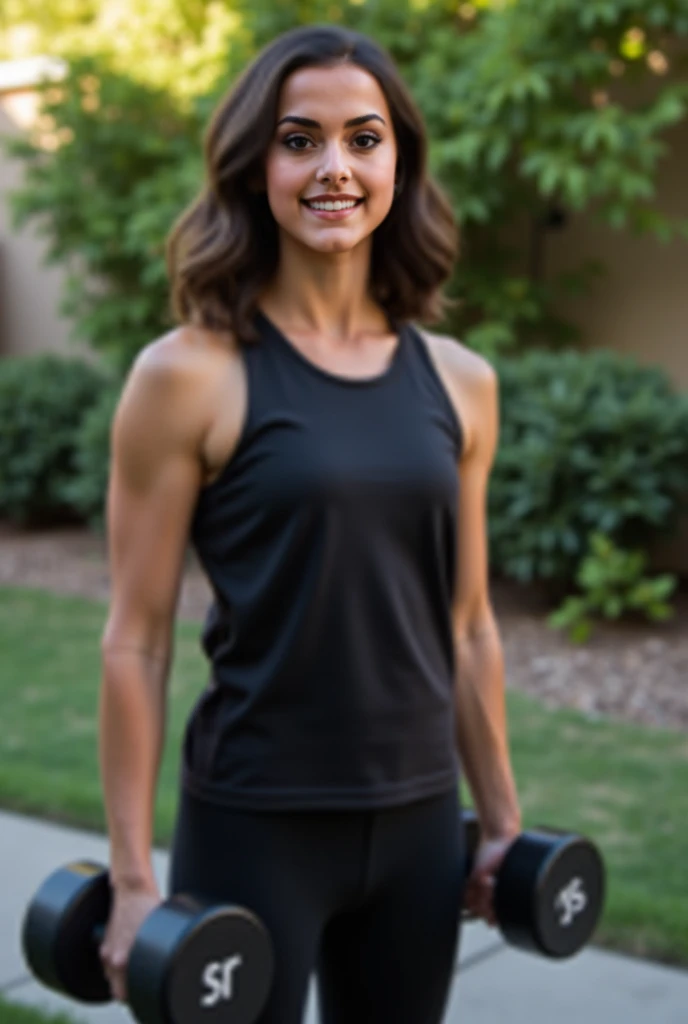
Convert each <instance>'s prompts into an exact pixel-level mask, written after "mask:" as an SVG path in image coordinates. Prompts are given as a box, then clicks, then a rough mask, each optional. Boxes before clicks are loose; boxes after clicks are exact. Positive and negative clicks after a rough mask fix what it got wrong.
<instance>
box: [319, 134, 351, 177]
mask: <svg viewBox="0 0 688 1024" xmlns="http://www.w3.org/2000/svg"><path fill="white" fill-rule="evenodd" d="M316 177H317V179H318V181H320V182H323V183H325V182H329V183H330V184H332V183H334V182H340V181H349V180H350V178H351V170H350V168H349V165H348V163H347V161H346V159H345V156H344V153H343V152H342V148H341V146H339V145H338V143H336V142H332V143H331V144H330V145H327V146H325V150H324V154H323V159H322V163H321V164H320V167H319V168H318V172H317V174H316Z"/></svg>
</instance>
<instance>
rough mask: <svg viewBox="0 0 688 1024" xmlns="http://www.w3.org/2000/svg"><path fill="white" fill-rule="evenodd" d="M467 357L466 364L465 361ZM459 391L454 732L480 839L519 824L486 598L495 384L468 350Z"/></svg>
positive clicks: (497, 644) (505, 833) (507, 833)
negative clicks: (462, 438) (461, 444)
mask: <svg viewBox="0 0 688 1024" xmlns="http://www.w3.org/2000/svg"><path fill="white" fill-rule="evenodd" d="M466 363H468V367H467V366H466ZM467 369H468V371H469V372H464V374H463V375H462V378H463V379H462V384H461V391H462V393H463V395H464V398H465V402H464V409H463V411H464V413H465V417H464V419H468V420H469V422H470V429H469V430H468V431H467V435H468V436H467V438H466V446H465V448H464V451H463V453H462V458H461V462H460V465H459V474H460V484H459V507H458V543H457V562H458V564H457V575H456V591H455V597H454V603H453V608H452V617H453V627H454V639H455V648H456V658H457V662H456V680H455V687H454V693H455V707H456V733H457V743H458V750H459V757H460V760H461V765H462V769H463V771H464V773H465V776H466V780H467V782H468V785H469V787H470V790H471V793H472V796H473V800H474V802H475V809H476V812H477V814H478V819H479V821H480V826H481V835H482V838H483V840H502V839H508V838H510V837H513V836H514V835H517V834H518V832H519V831H520V829H521V815H520V810H519V804H518V798H517V794H516V785H515V781H514V776H513V771H512V767H511V759H510V755H509V743H508V731H507V720H506V706H505V697H504V656H503V652H502V644H501V640H500V636H499V631H498V628H497V623H496V621H495V617H494V613H493V610H492V605H491V602H490V597H489V583H488V538H487V488H488V481H489V475H490V471H491V468H492V464H493V461H494V456H495V452H496V449H497V442H498V436H499V397H498V396H499V383H498V378H497V374H496V373H495V371H494V369H493V368H492V367H491V366H490V365H489V363H487V362H486V361H485V360H483V359H482V358H481V357H479V356H476V355H475V354H474V353H470V358H469V359H468V360H467V361H465V362H464V371H466V370H467Z"/></svg>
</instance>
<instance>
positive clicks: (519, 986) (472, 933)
mask: <svg viewBox="0 0 688 1024" xmlns="http://www.w3.org/2000/svg"><path fill="white" fill-rule="evenodd" d="M80 858H93V859H94V860H97V861H104V862H106V861H107V841H106V840H105V839H104V838H101V837H97V836H93V835H91V834H88V833H84V832H79V831H76V830H74V829H66V828H61V827H58V826H55V825H50V824H45V823H43V822H38V821H34V820H33V819H30V818H25V817H22V816H20V815H15V814H6V813H2V812H0V877H1V878H2V888H1V889H0V893H1V895H0V921H2V928H1V929H0V993H1V994H2V995H3V996H4V997H5V998H6V999H8V1000H12V1001H15V1002H19V1003H27V1004H30V1005H34V1006H39V1007H42V1008H43V1009H46V1010H52V1011H56V1010H61V1011H63V1012H65V1013H67V1014H69V1016H71V1018H72V1019H73V1020H74V1021H75V1022H77V1021H78V1022H83V1024H131V1017H130V1015H129V1014H128V1013H127V1011H126V1010H125V1009H124V1008H123V1007H122V1006H120V1005H118V1004H114V1003H113V1004H109V1005H107V1006H104V1007H96V1008H91V1007H85V1006H82V1005H79V1004H77V1003H74V1002H70V1001H69V1000H66V999H63V998H61V997H60V996H58V995H56V994H54V993H52V992H50V991H48V990H47V989H45V988H42V987H41V986H40V985H39V984H38V983H37V982H34V981H33V980H32V979H31V977H30V976H29V974H28V971H27V968H26V965H25V963H24V961H23V958H22V953H21V948H20V942H19V935H20V930H21V921H22V918H23V915H24V910H25V908H26V905H27V903H28V901H29V899H30V898H31V896H32V895H33V893H34V892H35V890H36V889H37V888H38V886H39V885H40V884H41V882H42V881H43V879H44V878H45V877H46V876H47V875H49V874H50V873H51V871H53V870H54V869H55V868H57V867H59V866H60V865H61V864H63V863H65V862H67V861H70V860H75V859H80ZM155 869H156V874H157V877H158V880H159V883H160V885H161V889H162V890H163V891H164V888H165V878H166V869H167V855H166V854H165V853H163V852H159V853H156V855H155ZM459 970H460V976H459ZM506 1021H508V1022H509V1024H686V1022H688V971H682V970H677V969H674V968H668V967H661V966H659V965H655V964H649V963H646V962H644V961H639V960H632V959H629V958H626V957H621V956H615V955H612V954H609V953H605V952H603V951H601V950H597V949H594V948H591V947H588V948H587V949H585V950H584V951H583V952H582V953H580V954H579V955H578V956H576V957H574V958H573V959H571V960H567V961H564V962H553V961H545V960H544V959H542V958H540V957H536V956H533V955H531V954H528V953H521V952H518V951H516V950H514V949H511V948H509V947H507V946H505V945H504V943H503V942H502V941H501V939H500V936H499V932H498V931H496V930H494V929H490V928H488V927H487V926H485V925H483V924H481V923H480V922H476V923H473V924H470V925H468V926H467V927H465V928H464V931H463V936H462V942H461V953H460V957H459V963H458V964H457V977H456V980H455V984H454V986H453V989H452V993H451V998H450V1002H449V1007H448V1010H447V1014H446V1020H445V1024H502V1022H506ZM317 1022H318V1016H317V1005H316V1000H315V996H314V992H311V995H310V998H309V1002H308V1007H307V1012H306V1018H305V1021H304V1024H317ZM351 1024H356V1022H355V1021H352V1022H351ZM383 1024H393V1022H383Z"/></svg>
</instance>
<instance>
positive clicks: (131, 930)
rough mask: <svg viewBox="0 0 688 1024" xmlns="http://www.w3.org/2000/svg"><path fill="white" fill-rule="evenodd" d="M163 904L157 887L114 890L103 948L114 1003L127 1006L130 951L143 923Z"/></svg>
mask: <svg viewBox="0 0 688 1024" xmlns="http://www.w3.org/2000/svg"><path fill="white" fill-rule="evenodd" d="M159 903H160V895H159V892H158V890H157V887H156V886H154V885H152V886H151V887H150V888H146V889H135V890H132V889H118V888H115V889H114V890H113V901H112V910H111V912H110V917H109V920H108V924H107V928H106V930H105V938H104V940H103V942H102V944H101V946H100V958H101V960H102V963H103V969H104V971H105V974H106V976H107V979H108V981H109V982H110V988H111V990H112V997H113V999H118V1000H119V1001H120V1002H126V999H127V986H126V970H127V960H128V959H129V951H130V950H131V947H132V946H133V944H134V939H135V938H136V933H137V932H138V930H139V928H140V927H141V925H142V924H143V921H144V919H145V918H146V917H148V915H149V914H150V912H151V911H152V910H154V909H155V908H156V907H157V906H158V905H159Z"/></svg>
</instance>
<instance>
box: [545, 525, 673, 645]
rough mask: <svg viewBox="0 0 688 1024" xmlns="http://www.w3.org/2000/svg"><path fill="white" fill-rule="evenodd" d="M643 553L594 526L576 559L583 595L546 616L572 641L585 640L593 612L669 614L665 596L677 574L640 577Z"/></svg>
mask: <svg viewBox="0 0 688 1024" xmlns="http://www.w3.org/2000/svg"><path fill="white" fill-rule="evenodd" d="M646 563H647V557H646V555H645V554H644V553H643V552H642V551H623V550H622V549H621V548H618V547H617V546H616V545H615V544H614V543H613V541H612V540H610V538H609V537H607V536H605V534H603V533H599V532H595V533H592V534H591V535H590V538H589V551H588V554H587V555H586V557H585V558H584V559H583V561H582V562H581V565H580V569H579V571H578V573H577V576H576V582H577V583H578V586H579V587H580V588H581V589H582V591H583V593H582V594H581V595H576V596H572V597H569V598H567V600H566V601H565V602H564V603H563V604H562V605H561V607H560V608H558V609H557V610H556V611H555V612H553V613H552V614H551V615H550V616H549V617H548V619H547V622H548V624H549V625H550V626H551V627H552V628H553V629H567V630H568V635H569V639H570V640H571V641H572V642H573V643H585V642H586V640H587V639H588V638H589V636H590V634H591V632H592V628H593V617H597V618H600V617H604V618H607V619H618V618H620V617H621V616H622V615H623V614H624V613H625V612H640V613H642V614H644V615H645V616H646V618H648V619H650V620H651V621H653V622H659V621H663V620H665V619H668V618H670V617H671V616H672V615H673V609H672V607H671V606H670V605H669V604H668V603H667V598H668V597H669V596H670V595H671V594H672V593H673V591H674V589H675V588H676V584H677V579H676V577H675V576H672V575H669V574H665V575H662V576H656V577H655V578H654V579H646V578H644V577H643V574H644V571H645V566H646Z"/></svg>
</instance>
